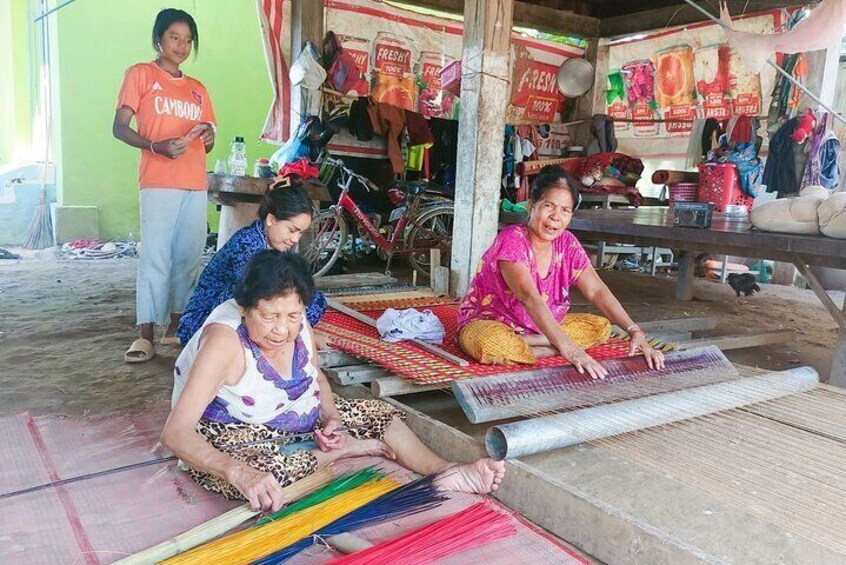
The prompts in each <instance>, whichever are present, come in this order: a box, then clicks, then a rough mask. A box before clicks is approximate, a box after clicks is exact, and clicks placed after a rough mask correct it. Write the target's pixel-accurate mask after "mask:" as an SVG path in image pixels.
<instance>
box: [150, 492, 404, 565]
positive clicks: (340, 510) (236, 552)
mask: <svg viewBox="0 0 846 565" xmlns="http://www.w3.org/2000/svg"><path fill="white" fill-rule="evenodd" d="M398 486H399V483H397V482H396V481H395V480H393V479H389V478H387V477H385V476H381V477H377V478H375V479H373V480H371V481H369V482H367V483H365V484H363V485H361V486H358V487H356V488H354V489H352V490H349V491H347V492H342V493H340V494H338V495H337V496H334V497H332V498H329V499H328V500H325V501H323V502H321V503H319V504H317V505H315V506H312V507H310V508H306V509H303V510H300V511H299V512H294V513H293V514H289V515H288V516H286V517H284V518H282V519H279V520H274V521H273V522H270V523H269V524H265V525H263V526H260V527H255V528H250V529H248V530H243V531H240V532H236V533H234V534H231V535H229V536H226V537H225V538H221V539H219V540H216V541H213V542H211V543H207V544H206V545H204V546H202V547H198V548H196V549H193V550H191V551H189V552H187V553H183V554H182V555H179V556H177V557H173V558H171V559H168V560H167V561H165V562H164V563H166V564H168V565H185V564H196V565H199V564H202V565H247V564H249V563H250V562H252V561H254V560H256V559H260V558H262V557H264V556H265V555H268V554H270V553H273V552H274V551H277V550H279V549H282V548H284V547H287V546H289V545H291V544H293V543H295V542H297V541H299V540H301V539H302V538H304V537H307V536H309V535H311V534H312V533H313V532H315V531H317V530H319V529H320V528H322V527H324V526H325V525H327V524H330V523H332V522H334V521H335V520H337V519H338V518H340V517H341V516H343V515H345V514H348V513H349V512H352V511H353V510H355V509H356V508H360V507H361V506H364V505H365V504H367V503H368V502H370V501H371V500H375V499H376V498H379V497H380V496H382V495H383V494H385V493H387V492H389V491H391V490H393V489H395V488H397V487H398Z"/></svg>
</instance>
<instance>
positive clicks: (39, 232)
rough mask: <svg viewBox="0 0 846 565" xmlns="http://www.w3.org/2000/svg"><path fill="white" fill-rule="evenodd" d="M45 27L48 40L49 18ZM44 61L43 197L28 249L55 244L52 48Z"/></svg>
mask: <svg viewBox="0 0 846 565" xmlns="http://www.w3.org/2000/svg"><path fill="white" fill-rule="evenodd" d="M41 25H42V26H43V28H44V34H43V37H44V41H45V42H48V41H49V37H50V27H49V26H48V20H47V18H44V19H43V20H42V24H41ZM42 57H43V61H42V62H43V63H44V66H45V68H46V69H47V73H46V80H45V83H46V84H44V85H43V87H44V127H45V130H46V131H45V136H44V168H43V170H42V173H41V197H40V199H39V202H38V207H37V208H36V209H35V213H34V214H33V215H32V220H31V221H30V223H29V229H28V230H27V234H26V239H25V240H24V244H23V246H24V248H26V249H45V248H47V247H52V246H53V223H52V222H51V221H50V208H48V207H47V162H48V161H49V160H50V149H51V147H50V146H51V135H50V133H51V127H52V122H53V108H52V104H53V101H52V97H51V96H50V94H51V85H50V73H51V72H52V71H51V69H50V49H49V48H47V49H44V52H43V54H42Z"/></svg>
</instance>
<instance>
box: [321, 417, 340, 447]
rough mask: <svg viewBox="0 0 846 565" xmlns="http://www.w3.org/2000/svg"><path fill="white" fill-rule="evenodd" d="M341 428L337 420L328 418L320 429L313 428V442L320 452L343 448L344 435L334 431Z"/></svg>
mask: <svg viewBox="0 0 846 565" xmlns="http://www.w3.org/2000/svg"><path fill="white" fill-rule="evenodd" d="M340 427H341V420H340V419H339V418H329V419H328V420H326V423H325V424H323V427H322V428H315V430H314V442H315V443H316V444H317V448H318V449H319V450H320V451H324V452H326V451H332V450H333V449H340V448H342V447H343V446H344V434H343V433H341V432H339V431H336V430H337V429H338V428H340Z"/></svg>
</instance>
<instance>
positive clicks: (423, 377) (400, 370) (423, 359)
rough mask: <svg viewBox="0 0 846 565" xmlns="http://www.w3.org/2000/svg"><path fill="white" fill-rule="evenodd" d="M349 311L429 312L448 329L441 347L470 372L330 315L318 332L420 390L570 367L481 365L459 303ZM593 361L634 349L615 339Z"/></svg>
mask: <svg viewBox="0 0 846 565" xmlns="http://www.w3.org/2000/svg"><path fill="white" fill-rule="evenodd" d="M347 306H349V307H350V308H353V309H355V310H358V311H360V312H363V313H364V314H367V315H368V316H370V317H371V318H373V319H374V320H375V319H377V318H378V317H379V316H381V315H382V312H384V311H385V310H386V309H387V308H397V309H402V308H428V309H429V310H431V311H432V312H434V314H435V315H436V316H437V317H438V318H439V319H440V320H441V323H442V324H443V325H444V328H445V329H446V338H445V339H444V343H443V344H442V345H441V346H440V347H442V348H443V349H445V350H446V351H449V352H450V353H452V354H453V355H457V356H459V357H462V358H464V359H467V360H468V361H470V365H469V366H467V367H459V366H457V365H453V364H452V363H450V362H449V361H446V360H444V359H441V358H440V357H438V356H437V355H434V354H432V353H428V352H427V351H424V350H423V349H421V348H419V347H417V346H415V345H412V344H409V343H404V342H400V343H388V342H385V341H382V339H381V338H380V337H379V332H378V331H376V328H372V327H370V326H368V325H367V324H364V323H362V322H359V321H357V320H354V319H352V318H350V317H349V316H346V315H344V314H341V313H340V312H336V311H334V310H332V309H329V310H327V312H326V314H325V315H324V316H323V319H322V320H321V321H320V323H319V324H317V326H316V327H315V331H317V332H320V333H322V334H325V335H326V336H327V337H329V339H330V341H331V342H332V346H333V347H336V348H337V349H340V350H342V351H344V352H346V353H349V354H351V355H354V356H356V357H360V358H362V359H366V360H368V361H372V362H373V363H376V364H378V365H380V366H382V367H384V368H386V369H388V370H389V371H391V372H392V373H393V374H395V375H397V376H398V377H403V378H406V379H409V380H412V381H414V382H415V383H417V384H437V383H446V382H449V381H452V380H454V379H463V378H468V377H482V376H486V375H500V374H503V373H513V372H518V371H526V370H528V369H541V368H547V367H564V366H567V365H569V364H570V363H569V362H568V361H567V360H566V359H564V358H563V357H561V356H556V357H547V358H545V359H539V360H538V362H537V363H536V364H535V365H520V364H516V363H515V364H512V365H482V364H481V363H476V362H473V361H472V360H470V359H469V358H468V357H467V355H466V354H465V353H464V352H463V351H462V350H461V348H460V347H459V346H458V303H457V302H456V301H455V300H454V299H451V298H445V297H437V296H433V297H424V298H412V299H400V300H378V301H368V302H356V303H349V304H347ZM588 353H590V355H591V356H592V357H593V358H594V359H596V360H598V361H603V360H607V359H617V358H620V357H625V356H627V355H628V353H629V343H628V342H627V341H625V340H622V339H619V338H614V337H612V338H611V339H610V340H609V341H608V342H606V343H604V344H602V345H597V346H596V347H592V348H590V349H589V350H588Z"/></svg>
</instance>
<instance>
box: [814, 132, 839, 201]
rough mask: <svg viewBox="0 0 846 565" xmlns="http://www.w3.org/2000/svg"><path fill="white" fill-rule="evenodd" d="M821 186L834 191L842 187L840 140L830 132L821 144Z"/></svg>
mask: <svg viewBox="0 0 846 565" xmlns="http://www.w3.org/2000/svg"><path fill="white" fill-rule="evenodd" d="M819 153H820V186H824V187H825V188H828V189H829V190H834V189H835V188H837V187H838V186H839V185H840V165H839V163H838V158H839V157H840V140H839V139H838V138H837V136H836V135H834V132H833V131H829V132H828V134H826V137H825V138H823V141H822V143H821V144H820V149H819Z"/></svg>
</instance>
